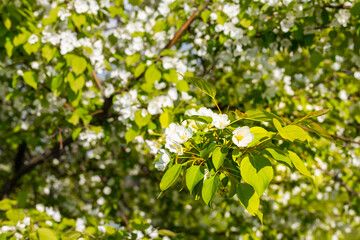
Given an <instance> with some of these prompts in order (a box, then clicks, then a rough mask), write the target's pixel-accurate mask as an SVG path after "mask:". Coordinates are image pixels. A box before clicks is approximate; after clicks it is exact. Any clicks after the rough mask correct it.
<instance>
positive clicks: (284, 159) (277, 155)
mask: <svg viewBox="0 0 360 240" xmlns="http://www.w3.org/2000/svg"><path fill="white" fill-rule="evenodd" d="M264 153H265V154H266V155H268V156H269V157H271V158H273V159H275V160H276V161H278V162H280V163H283V164H285V165H287V166H288V167H289V168H293V167H294V166H293V165H292V163H291V160H290V159H289V157H288V156H286V155H285V154H283V153H282V152H280V151H279V150H276V149H273V148H266V149H265V152H264Z"/></svg>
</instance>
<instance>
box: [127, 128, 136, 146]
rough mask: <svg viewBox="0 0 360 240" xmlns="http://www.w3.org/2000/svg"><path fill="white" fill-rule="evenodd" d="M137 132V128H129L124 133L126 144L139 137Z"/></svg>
mask: <svg viewBox="0 0 360 240" xmlns="http://www.w3.org/2000/svg"><path fill="white" fill-rule="evenodd" d="M138 132H139V131H138V128H137V127H136V126H132V127H131V128H129V130H127V131H126V133H125V140H126V143H129V142H131V141H132V140H134V138H135V137H136V136H138V135H139V133H138Z"/></svg>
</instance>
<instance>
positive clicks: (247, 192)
mask: <svg viewBox="0 0 360 240" xmlns="http://www.w3.org/2000/svg"><path fill="white" fill-rule="evenodd" d="M236 192H237V195H238V197H239V200H240V203H241V205H243V207H244V208H245V209H246V210H247V211H248V212H249V213H250V214H251V215H253V216H256V215H257V214H258V211H259V205H260V198H259V195H258V194H257V193H256V192H255V190H254V189H253V188H252V187H251V186H250V185H249V184H246V183H240V184H239V185H238V188H237V191H236Z"/></svg>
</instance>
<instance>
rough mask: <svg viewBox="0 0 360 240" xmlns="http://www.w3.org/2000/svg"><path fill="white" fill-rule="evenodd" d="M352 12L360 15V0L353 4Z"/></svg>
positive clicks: (354, 14)
mask: <svg viewBox="0 0 360 240" xmlns="http://www.w3.org/2000/svg"><path fill="white" fill-rule="evenodd" d="M350 13H351V15H353V16H357V15H360V2H357V3H355V4H354V5H353V6H352V8H351V10H350Z"/></svg>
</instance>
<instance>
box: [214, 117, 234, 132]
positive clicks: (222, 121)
mask: <svg viewBox="0 0 360 240" xmlns="http://www.w3.org/2000/svg"><path fill="white" fill-rule="evenodd" d="M212 118H213V121H212V125H214V126H215V127H216V128H217V129H224V128H226V127H227V126H228V125H229V124H230V120H228V115H226V114H213V115H212Z"/></svg>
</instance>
